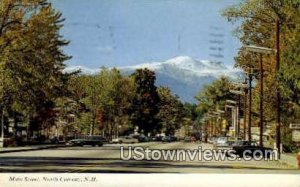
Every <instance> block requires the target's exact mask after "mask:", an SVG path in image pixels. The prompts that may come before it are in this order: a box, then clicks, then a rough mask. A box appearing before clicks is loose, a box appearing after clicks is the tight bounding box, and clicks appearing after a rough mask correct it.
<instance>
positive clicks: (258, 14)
mask: <svg viewBox="0 0 300 187" xmlns="http://www.w3.org/2000/svg"><path fill="white" fill-rule="evenodd" d="M223 16H224V17H226V18H227V19H228V20H229V21H231V22H238V23H240V26H239V27H238V28H237V29H236V31H235V34H236V36H237V37H238V38H239V39H240V42H241V43H242V46H243V47H241V48H240V50H239V52H238V54H237V56H236V57H235V61H236V64H235V66H236V67H239V68H241V69H243V70H244V72H245V73H250V72H249V71H250V70H252V72H251V73H253V74H254V79H255V82H256V84H255V87H254V89H253V106H252V113H253V115H252V116H253V121H254V124H255V122H257V121H259V118H258V117H259V102H260V81H261V80H260V63H259V62H260V54H259V53H253V52H249V51H248V50H247V48H246V47H244V46H248V45H255V46H262V47H267V48H272V49H276V44H277V42H278V41H280V42H279V49H280V51H277V52H278V53H279V54H280V70H279V72H277V70H276V58H275V55H274V54H269V55H266V54H264V55H263V68H264V69H263V75H264V85H265V87H264V90H263V92H264V98H263V103H264V109H263V110H264V123H265V125H266V124H268V125H272V126H273V127H274V129H275V117H276V88H277V87H279V88H280V93H281V106H280V107H281V123H282V131H281V132H282V137H283V143H287V144H288V143H290V142H291V134H290V130H289V128H288V125H289V123H297V122H299V121H300V97H299V93H300V72H299V70H300V53H299V52H300V51H299V50H300V48H299V44H300V32H299V31H300V30H299V29H300V1H299V0H251V1H243V2H241V3H240V4H238V5H234V6H231V7H229V8H227V9H226V10H225V11H224V12H223ZM277 21H278V22H279V26H278V27H279V28H280V30H279V39H277V38H276V22H277ZM224 80H225V79H223V78H222V79H221V80H218V81H217V82H215V83H213V84H212V85H210V86H208V87H206V88H205V89H204V90H203V91H202V92H201V93H200V94H199V96H198V100H199V107H200V108H204V109H205V110H206V108H207V106H209V108H212V110H215V109H216V108H218V107H219V106H220V105H222V106H223V105H224V103H223V102H224V98H227V99H232V96H231V95H228V93H229V92H228V91H229V90H228V81H225V82H224ZM219 83H220V84H222V85H223V86H219ZM229 87H230V86H229ZM226 89H227V91H226ZM225 100H226V99H225ZM273 135H275V132H274V134H273Z"/></svg>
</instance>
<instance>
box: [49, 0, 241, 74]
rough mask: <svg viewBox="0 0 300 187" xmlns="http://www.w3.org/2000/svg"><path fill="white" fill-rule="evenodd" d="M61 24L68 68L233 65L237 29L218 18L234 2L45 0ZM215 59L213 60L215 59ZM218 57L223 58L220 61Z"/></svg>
mask: <svg viewBox="0 0 300 187" xmlns="http://www.w3.org/2000/svg"><path fill="white" fill-rule="evenodd" d="M51 2H52V3H53V6H54V8H55V9H57V10H58V11H60V12H62V14H63V18H66V20H65V22H64V24H65V26H64V27H63V28H62V31H61V34H62V35H63V37H64V38H65V39H67V40H70V42H71V43H70V44H69V46H67V47H65V48H64V51H65V52H66V53H67V54H68V55H71V56H73V58H72V59H71V60H69V61H68V62H67V64H68V66H85V67H87V68H92V69H93V68H99V67H101V66H106V67H120V66H130V65H137V64H141V63H146V62H154V61H156V62H157V61H165V60H168V59H171V58H174V57H176V56H190V57H193V58H196V59H200V60H217V61H222V62H223V63H224V64H225V65H227V66H232V65H233V64H234V60H233V57H234V56H235V55H236V53H237V49H238V48H239V47H240V43H239V41H238V39H237V38H236V37H234V36H233V31H234V29H235V28H236V27H237V25H233V24H231V23H229V22H227V20H226V19H225V18H224V17H222V16H221V15H220V13H221V11H222V10H223V9H224V8H226V7H228V6H230V5H233V4H236V3H237V2H238V1H237V0H51ZM218 56H219V57H218ZM220 56H224V57H223V58H222V57H220Z"/></svg>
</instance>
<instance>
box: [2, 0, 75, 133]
mask: <svg viewBox="0 0 300 187" xmlns="http://www.w3.org/2000/svg"><path fill="white" fill-rule="evenodd" d="M62 22H63V19H62V18H61V14H60V13H58V12H56V11H55V10H54V9H53V7H52V6H51V4H50V3H48V2H47V1H46V0H31V1H28V0H18V1H15V0H2V1H0V103H1V106H0V107H1V116H3V115H4V116H5V118H4V119H5V123H6V124H7V121H8V118H10V119H13V121H14V124H15V131H17V128H16V126H17V124H18V123H19V122H20V121H22V122H25V123H27V124H28V126H27V128H28V132H31V130H33V129H38V128H39V127H40V126H45V125H48V124H49V123H52V122H51V118H49V117H48V116H49V114H50V113H51V110H52V109H53V107H54V105H55V102H54V101H55V100H56V99H57V98H58V97H61V96H62V95H64V94H65V91H66V90H67V89H66V85H67V84H66V83H67V80H68V77H69V74H66V73H63V69H64V68H65V65H64V61H65V60H67V59H69V58H70V57H69V56H68V55H66V54H64V52H63V51H62V47H63V46H65V45H67V44H68V41H66V40H64V39H63V38H62V37H61V36H60V34H59V30H60V28H61V27H62V26H63V25H62ZM40 124H42V125H40ZM5 131H6V134H7V132H8V128H7V126H6V128H5ZM14 134H15V135H17V132H15V133H14ZM29 135H30V134H29Z"/></svg>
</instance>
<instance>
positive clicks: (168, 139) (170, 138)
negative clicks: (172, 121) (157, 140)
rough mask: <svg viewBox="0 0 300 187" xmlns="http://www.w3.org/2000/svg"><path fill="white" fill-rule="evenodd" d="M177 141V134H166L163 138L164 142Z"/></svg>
mask: <svg viewBox="0 0 300 187" xmlns="http://www.w3.org/2000/svg"><path fill="white" fill-rule="evenodd" d="M175 141H177V137H176V136H164V137H163V138H162V142H175Z"/></svg>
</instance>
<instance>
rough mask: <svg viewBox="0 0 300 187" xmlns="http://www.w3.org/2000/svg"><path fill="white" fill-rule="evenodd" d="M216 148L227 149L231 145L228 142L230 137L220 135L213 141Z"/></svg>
mask: <svg viewBox="0 0 300 187" xmlns="http://www.w3.org/2000/svg"><path fill="white" fill-rule="evenodd" d="M213 145H214V148H215V149H226V148H228V147H229V144H228V137H218V138H216V140H215V141H214V142H213Z"/></svg>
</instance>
